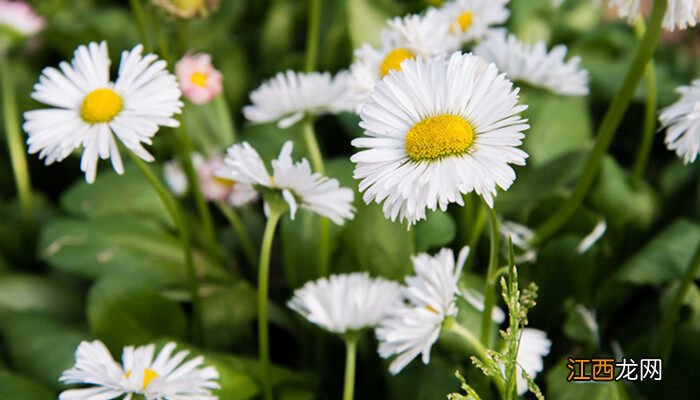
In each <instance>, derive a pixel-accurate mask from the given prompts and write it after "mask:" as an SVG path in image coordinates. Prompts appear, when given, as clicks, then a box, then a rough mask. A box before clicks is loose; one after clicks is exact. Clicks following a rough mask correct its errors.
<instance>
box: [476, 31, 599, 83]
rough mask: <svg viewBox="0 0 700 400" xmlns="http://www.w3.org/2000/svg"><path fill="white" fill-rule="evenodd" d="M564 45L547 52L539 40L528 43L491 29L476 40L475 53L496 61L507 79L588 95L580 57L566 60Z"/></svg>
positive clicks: (586, 76)
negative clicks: (489, 32)
mask: <svg viewBox="0 0 700 400" xmlns="http://www.w3.org/2000/svg"><path fill="white" fill-rule="evenodd" d="M566 52H567V48H566V46H564V45H558V46H555V47H554V48H552V50H551V51H547V45H546V44H545V43H544V42H542V41H539V42H537V43H536V44H535V45H529V44H526V43H523V42H521V41H519V40H518V39H517V38H516V37H515V36H514V35H512V34H507V33H506V32H505V31H502V30H499V31H493V32H491V34H489V36H488V37H487V39H486V40H484V41H483V42H481V43H479V45H477V46H476V48H475V49H474V53H475V54H476V55H478V56H479V57H482V58H484V59H485V60H486V61H489V62H492V63H494V64H496V66H497V67H498V69H499V70H501V71H503V72H505V73H506V74H507V75H508V78H510V79H511V80H514V81H519V82H524V83H527V84H529V85H532V86H535V87H541V88H543V89H547V90H549V91H551V92H553V93H556V94H560V95H565V96H583V95H587V94H588V71H586V70H585V69H583V68H581V66H580V64H581V58H580V57H571V58H570V59H569V60H568V61H566V60H565V59H566Z"/></svg>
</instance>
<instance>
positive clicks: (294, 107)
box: [243, 71, 352, 129]
mask: <svg viewBox="0 0 700 400" xmlns="http://www.w3.org/2000/svg"><path fill="white" fill-rule="evenodd" d="M347 79H348V73H347V72H340V73H338V74H337V75H336V76H335V77H332V76H331V74H329V73H327V72H323V73H321V72H312V73H301V72H294V71H287V72H280V73H278V74H277V75H275V76H274V77H273V78H272V79H270V80H268V81H266V82H263V84H262V85H261V86H260V87H259V88H257V89H255V90H254V91H253V92H252V93H251V94H250V100H251V102H252V103H253V104H252V105H249V106H246V107H244V108H243V114H244V115H245V117H246V119H248V121H251V122H254V123H265V122H273V121H277V126H279V127H280V128H283V129H284V128H289V127H290V126H292V125H294V124H296V123H297V122H299V121H300V120H301V119H302V118H304V115H323V114H336V113H340V112H344V111H350V110H352V104H351V102H350V100H349V98H348V96H349V94H348V91H347Z"/></svg>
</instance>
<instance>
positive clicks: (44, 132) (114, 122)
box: [24, 42, 182, 183]
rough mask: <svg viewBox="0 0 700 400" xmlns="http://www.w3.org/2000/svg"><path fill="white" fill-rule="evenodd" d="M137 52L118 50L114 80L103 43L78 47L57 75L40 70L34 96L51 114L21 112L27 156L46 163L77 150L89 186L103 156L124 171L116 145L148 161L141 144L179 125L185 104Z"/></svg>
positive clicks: (162, 67)
mask: <svg viewBox="0 0 700 400" xmlns="http://www.w3.org/2000/svg"><path fill="white" fill-rule="evenodd" d="M142 51H143V46H141V45H138V46H136V47H134V48H133V49H132V50H131V51H124V52H122V58H121V63H120V65H119V73H118V77H117V79H116V81H114V82H112V81H111V80H110V74H109V67H110V64H111V60H110V59H109V55H108V54H107V43H105V42H102V43H100V44H97V43H94V42H93V43H90V44H89V45H87V46H80V47H78V49H77V50H75V57H74V58H73V60H72V61H71V63H70V64H69V63H67V62H62V63H61V64H60V65H59V67H60V70H58V69H56V68H52V67H48V68H45V69H44V71H43V72H42V74H41V76H40V77H39V83H37V84H36V85H35V86H34V92H33V93H32V98H33V99H35V100H37V101H39V102H41V103H44V104H46V105H49V106H51V108H46V109H41V110H33V111H28V112H26V113H25V114H24V117H25V120H26V122H25V123H24V130H25V131H26V132H27V134H28V135H29V138H28V139H27V144H28V146H29V149H28V151H29V153H30V154H35V153H39V158H41V159H44V160H45V164H46V165H50V164H53V163H54V162H56V161H62V160H63V159H65V158H66V157H68V155H70V154H71V153H72V152H73V151H74V150H75V149H77V148H79V147H82V148H83V155H82V159H81V163H80V169H81V170H82V171H83V172H85V180H86V181H87V182H88V183H92V182H94V181H95V175H96V173H97V162H98V159H100V158H101V159H108V158H109V159H111V161H112V167H113V168H114V170H115V171H116V172H117V173H118V174H122V173H124V167H123V165H122V159H121V156H120V154H119V149H118V147H117V141H116V140H115V139H118V140H119V141H120V142H122V144H123V145H124V146H125V147H126V148H128V149H129V150H131V151H132V152H134V154H136V155H137V156H138V157H140V158H141V159H143V160H145V161H149V162H150V161H153V156H152V155H151V154H150V153H149V152H148V151H146V149H145V148H144V147H143V144H151V139H152V138H153V136H154V135H155V134H156V132H158V129H159V127H160V126H169V127H176V126H178V125H179V123H178V121H177V120H176V119H174V118H173V116H174V114H178V113H180V111H181V109H182V102H181V101H180V88H179V87H178V85H177V81H176V80H175V76H173V75H172V74H170V73H169V72H168V71H167V70H166V62H165V61H163V60H159V59H158V57H157V56H156V55H154V54H147V55H145V56H144V55H142Z"/></svg>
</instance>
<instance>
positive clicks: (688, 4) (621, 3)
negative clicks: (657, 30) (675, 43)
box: [609, 0, 698, 32]
mask: <svg viewBox="0 0 700 400" xmlns="http://www.w3.org/2000/svg"><path fill="white" fill-rule="evenodd" d="M609 5H610V7H612V8H614V9H616V10H617V14H618V15H619V16H620V18H625V19H627V21H629V23H634V20H635V19H637V17H638V16H640V15H641V9H640V8H641V0H610V2H609ZM697 7H698V5H697V4H696V0H668V7H667V8H666V14H664V19H663V27H664V29H666V30H667V31H671V32H672V31H675V30H676V29H681V30H683V29H688V27H692V26H695V24H697V12H698V9H697Z"/></svg>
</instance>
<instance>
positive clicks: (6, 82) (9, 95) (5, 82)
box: [0, 49, 35, 228]
mask: <svg viewBox="0 0 700 400" xmlns="http://www.w3.org/2000/svg"><path fill="white" fill-rule="evenodd" d="M0 85H1V86H2V112H3V116H4V119H5V134H7V147H8V149H9V151H10V162H11V164H12V173H13V174H14V177H15V185H16V186H17V196H18V197H19V205H20V208H21V210H22V219H23V220H24V224H25V227H27V228H31V227H33V226H34V222H35V220H34V204H33V202H32V184H31V179H30V175H29V167H28V165H27V151H26V149H25V147H24V142H23V140H22V132H21V131H20V129H19V121H18V118H17V103H16V99H15V92H14V88H13V85H12V77H11V76H10V69H9V65H8V62H7V54H6V53H5V51H4V50H2V49H0Z"/></svg>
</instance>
